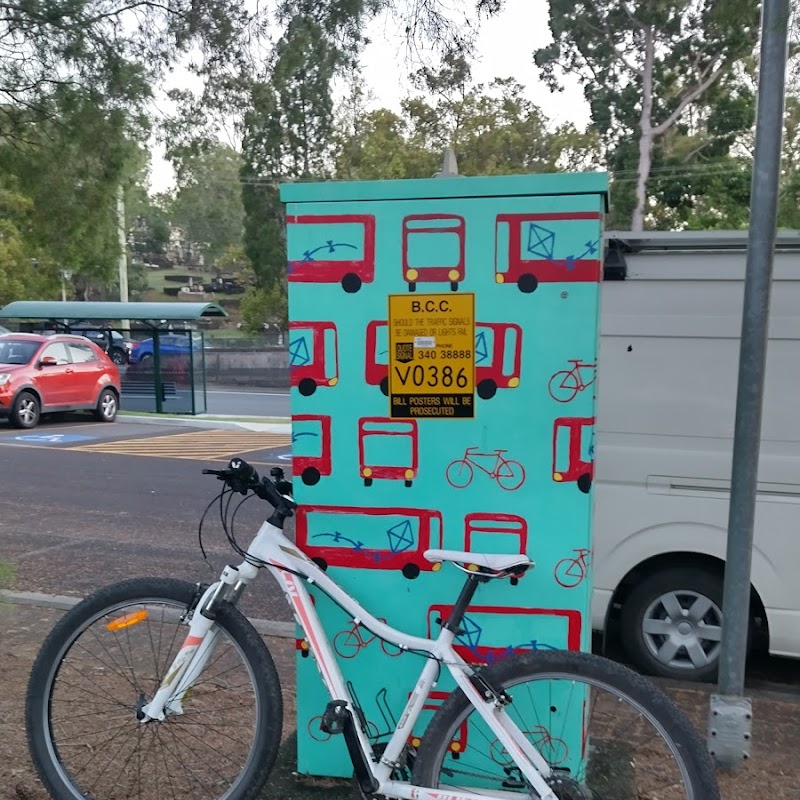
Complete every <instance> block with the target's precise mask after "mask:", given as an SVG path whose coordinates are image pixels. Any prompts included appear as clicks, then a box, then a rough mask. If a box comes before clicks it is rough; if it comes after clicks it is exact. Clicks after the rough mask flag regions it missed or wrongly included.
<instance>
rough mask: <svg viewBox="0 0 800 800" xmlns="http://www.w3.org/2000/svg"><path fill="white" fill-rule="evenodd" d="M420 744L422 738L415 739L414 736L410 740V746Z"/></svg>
mask: <svg viewBox="0 0 800 800" xmlns="http://www.w3.org/2000/svg"><path fill="white" fill-rule="evenodd" d="M421 744H422V740H421V739H417V737H416V736H415V737H414V738H413V739H412V740H411V746H412V747H419V746H420V745H421Z"/></svg>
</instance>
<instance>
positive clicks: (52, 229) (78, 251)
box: [0, 94, 138, 299]
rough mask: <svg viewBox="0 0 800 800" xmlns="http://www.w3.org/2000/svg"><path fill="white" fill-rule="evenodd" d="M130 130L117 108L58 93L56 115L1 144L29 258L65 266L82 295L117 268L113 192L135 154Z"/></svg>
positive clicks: (0, 162) (1, 161)
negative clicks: (20, 202)
mask: <svg viewBox="0 0 800 800" xmlns="http://www.w3.org/2000/svg"><path fill="white" fill-rule="evenodd" d="M128 130H129V128H128V120H127V117H126V115H125V113H124V112H123V111H121V110H118V111H112V112H108V111H106V110H104V109H103V108H100V107H98V106H96V105H94V104H93V103H91V102H90V101H88V100H87V99H86V98H85V97H84V96H82V95H80V94H77V95H72V94H64V95H63V96H62V98H61V102H60V106H59V108H58V116H57V117H56V118H55V119H53V120H51V121H48V122H42V123H38V124H34V123H30V124H28V126H27V127H26V128H20V131H22V133H23V134H24V136H25V141H24V143H20V142H19V141H17V142H16V143H15V144H9V143H7V144H6V145H5V146H3V147H0V170H2V172H3V173H4V174H5V175H7V176H14V180H15V184H16V187H17V188H18V190H19V192H20V193H21V194H22V195H24V196H25V197H27V198H28V200H29V201H30V208H29V212H28V226H27V228H26V230H25V232H24V237H25V242H26V246H27V248H28V250H29V253H30V257H31V258H35V259H37V260H38V262H39V264H40V265H42V266H43V267H44V265H49V264H52V265H55V267H54V268H56V269H57V270H60V269H68V270H69V271H70V272H71V273H72V275H73V280H74V283H75V286H76V287H77V288H78V290H79V291H80V292H81V293H82V295H83V297H84V298H85V299H86V298H88V296H89V294H90V293H91V291H92V289H93V287H103V286H105V285H106V284H108V283H110V282H111V281H112V280H113V278H114V276H115V274H116V267H117V261H118V256H119V237H118V227H117V209H116V202H117V193H118V190H119V187H120V185H121V184H122V183H123V182H125V181H126V180H127V178H128V176H129V175H130V174H131V172H132V165H133V164H134V163H135V160H136V158H137V155H138V153H137V149H136V145H135V143H134V142H132V141H131V139H130V138H129V137H128Z"/></svg>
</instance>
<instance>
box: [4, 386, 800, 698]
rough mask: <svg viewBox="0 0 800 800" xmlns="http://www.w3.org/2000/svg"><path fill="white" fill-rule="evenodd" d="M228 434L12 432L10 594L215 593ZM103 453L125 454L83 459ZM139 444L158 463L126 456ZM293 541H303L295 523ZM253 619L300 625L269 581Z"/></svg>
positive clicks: (225, 558) (8, 439)
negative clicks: (172, 581) (136, 582)
mask: <svg viewBox="0 0 800 800" xmlns="http://www.w3.org/2000/svg"><path fill="white" fill-rule="evenodd" d="M256 394H260V393H256ZM78 420H80V421H78ZM222 433H223V432H222V431H211V432H202V431H199V430H198V429H196V428H185V427H175V428H173V427H169V426H164V425H142V424H131V423H125V422H118V423H116V424H115V425H103V424H101V423H91V422H87V421H85V418H82V415H72V416H70V417H68V418H67V419H65V420H64V421H63V422H51V421H44V422H43V423H42V424H41V425H40V426H39V427H38V428H37V429H36V431H35V432H21V431H16V430H14V429H12V428H10V427H8V425H7V424H6V423H2V422H0V562H6V563H11V564H12V565H13V566H14V568H15V570H16V578H15V582H14V584H13V586H12V587H10V588H13V589H15V590H18V591H30V592H44V593H47V594H60V595H65V594H66V595H73V596H85V595H87V594H89V593H91V592H93V591H95V590H96V589H98V588H100V587H101V586H104V585H106V584H108V583H113V582H115V581H119V580H123V579H125V578H130V577H136V576H172V577H176V578H181V579H183V580H188V581H191V582H196V581H198V580H199V581H204V582H211V581H213V580H214V579H215V578H216V577H217V575H218V574H219V571H220V569H221V567H222V566H223V565H224V564H225V563H238V561H239V560H240V559H239V557H238V556H237V555H236V554H235V553H234V552H233V551H232V550H231V548H230V546H229V545H228V543H227V541H226V539H225V534H224V532H223V531H222V528H221V525H220V522H219V513H218V506H216V507H215V508H214V509H213V510H212V512H211V513H209V514H208V517H207V521H206V523H205V524H204V528H203V530H204V533H203V542H204V544H205V545H206V550H207V553H208V556H209V561H210V562H211V566H209V565H208V564H206V562H205V561H204V560H203V556H202V554H201V552H200V548H199V546H198V523H199V521H200V518H201V516H202V514H203V511H204V509H205V508H206V506H207V505H208V504H209V502H210V501H212V500H213V498H214V497H215V496H216V494H217V492H218V490H219V487H220V484H219V483H218V482H217V481H215V480H214V479H213V478H212V477H209V476H203V475H202V474H201V470H202V468H203V467H208V466H211V467H214V466H217V467H221V466H223V465H224V463H225V462H226V461H227V459H228V458H229V457H230V455H232V453H228V454H227V455H223V453H222V452H215V449H216V450H220V451H221V450H222V449H224V448H225V445H226V444H227V445H228V449H230V446H231V436H232V432H230V431H227V432H224V435H223V436H218V434H222ZM240 435H241V436H244V437H247V436H252V437H254V438H253V439H252V441H251V442H250V445H252V446H251V447H250V449H248V446H249V445H248V442H247V441H246V440H244V441H243V443H242V445H240V444H239V443H238V440H237V443H235V444H233V445H232V446H234V447H237V448H238V447H240V446H241V450H240V452H241V453H243V454H244V456H245V458H247V459H248V460H249V461H251V462H252V463H254V464H255V465H257V468H258V469H259V471H261V472H266V471H268V470H269V467H270V465H280V466H282V467H283V468H284V469H285V470H286V473H287V475H288V474H289V472H290V469H289V468H290V466H291V461H290V460H287V457H288V453H289V449H290V448H289V447H287V446H283V447H272V445H270V446H269V447H268V448H265V447H262V446H261V444H259V443H260V442H262V441H263V440H262V439H258V438H257V437H259V436H261V437H263V436H264V434H248V433H247V432H244V433H242V434H240ZM18 436H22V437H23V438H22V439H19V438H17V437H18ZM31 436H33V437H35V438H30V437H31ZM174 436H178V437H179V439H180V440H181V442H182V443H181V444H179V445H178V451H180V450H181V448H185V450H184V452H183V455H184V457H183V458H172V457H164V455H163V453H164V452H167V451H169V449H170V448H172V449H173V452H175V447H176V445H175V444H174V442H175V441H176V440H175V439H171V437H174ZM187 436H188V437H199V438H198V439H192V443H186V439H183V438H182V437H187ZM81 437H83V438H81ZM215 437H216V438H215ZM76 439H79V441H76ZM170 439H171V441H172V442H173V444H169V442H168V441H167V440H170ZM137 440H138V444H137ZM145 440H146V441H145ZM220 442H221V443H222V444H220ZM98 444H102V446H103V447H106V449H114V448H116V449H117V450H118V452H102V451H101V452H97V451H85V450H77V449H75V448H76V447H88V446H91V447H96V446H97V445H98ZM131 444H136V446H137V447H138V448H139V450H140V452H142V453H147V454H144V455H130V454H126V453H124V452H119V450H124V449H125V448H127V447H130V446H131ZM257 445H258V447H261V449H258V447H257ZM190 451H191V452H190ZM280 456H283V458H280ZM215 459H216V460H215ZM267 510H268V507H266V506H264V505H263V504H261V503H260V501H258V500H257V499H255V498H253V499H251V500H249V501H248V502H247V503H246V504H245V505H243V506H242V508H241V510H240V511H239V512H237V516H236V527H235V533H236V537H237V539H238V540H239V542H240V544H242V545H243V546H246V545H247V543H248V542H249V540H250V538H252V535H253V534H254V533H255V532H256V530H257V529H258V526H259V525H260V524H261V522H262V521H263V519H264V517H265V514H266V513H267ZM286 532H287V535H288V536H289V538H293V535H294V531H293V527H292V523H291V521H289V523H287V530H286ZM241 608H242V610H243V611H244V613H246V614H248V615H250V616H255V617H261V618H266V619H272V620H279V621H284V622H290V621H291V619H292V618H291V615H290V613H289V610H288V608H287V606H286V602H285V600H284V598H283V596H282V595H281V593H280V592H279V590H278V589H277V587H276V585H275V583H274V582H273V581H272V579H271V577H270V576H269V575H268V574H266V573H264V574H263V576H260V577H259V579H258V580H257V581H256V582H255V583H254V584H253V585H251V587H249V588H248V591H247V593H246V594H245V596H244V598H243V600H242V604H241ZM608 654H609V655H611V656H612V657H620V655H621V654H620V653H619V651H618V643H612V646H611V652H609V653H608ZM797 676H798V673H797V662H796V661H791V660H789V659H776V658H770V657H767V656H762V655H758V656H754V658H753V659H752V663H751V665H750V670H749V676H748V677H749V680H748V683H749V684H750V685H761V684H766V685H772V684H779V685H783V686H785V685H786V684H793V685H794V686H797Z"/></svg>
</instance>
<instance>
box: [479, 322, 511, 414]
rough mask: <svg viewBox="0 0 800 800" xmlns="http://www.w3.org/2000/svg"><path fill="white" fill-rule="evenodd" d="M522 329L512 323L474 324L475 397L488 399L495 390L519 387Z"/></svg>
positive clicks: (495, 392)
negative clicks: (476, 394) (476, 395)
mask: <svg viewBox="0 0 800 800" xmlns="http://www.w3.org/2000/svg"><path fill="white" fill-rule="evenodd" d="M521 363H522V328H520V326H519V325H515V324H514V323H513V322H477V323H476V325H475V382H476V384H477V386H476V391H477V392H478V397H480V398H482V399H484V400H490V399H491V398H492V397H494V396H495V394H497V390H498V389H516V388H517V387H518V386H519V376H520V366H521Z"/></svg>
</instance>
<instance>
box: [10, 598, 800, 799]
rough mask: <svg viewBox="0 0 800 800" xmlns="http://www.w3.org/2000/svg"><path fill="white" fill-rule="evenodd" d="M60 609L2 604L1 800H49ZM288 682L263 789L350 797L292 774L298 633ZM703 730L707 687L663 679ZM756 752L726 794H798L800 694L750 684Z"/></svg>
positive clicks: (287, 650)
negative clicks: (46, 761)
mask: <svg viewBox="0 0 800 800" xmlns="http://www.w3.org/2000/svg"><path fill="white" fill-rule="evenodd" d="M61 613H62V612H60V611H55V610H52V609H44V608H35V607H31V606H17V605H9V604H3V605H0V800H48V795H47V793H46V792H45V791H44V789H43V788H42V786H41V784H40V783H39V780H38V778H37V777H36V774H35V772H34V769H33V766H32V764H31V761H30V757H29V755H28V747H27V742H26V739H25V726H24V698H25V691H26V687H27V681H28V674H29V671H30V668H31V666H32V664H33V661H34V659H35V657H36V653H37V651H38V649H39V647H40V646H41V642H42V639H43V638H44V636H45V635H46V634H47V632H48V631H49V630H50V629H51V628H52V626H53V625H54V624H55V622H56V621H57V619H58V618H59V616H60V615H61ZM266 641H267V646H268V647H269V649H270V651H271V652H272V654H273V657H274V659H275V662H276V665H277V667H278V671H279V672H280V674H281V679H282V685H283V687H284V702H285V718H284V719H285V722H284V740H283V748H282V753H281V756H280V759H279V763H278V765H277V767H276V771H275V773H274V774H273V777H272V779H271V780H270V783H269V785H268V787H267V789H266V790H265V793H264V797H265V798H267V797H271V798H281V800H306V799H307V800H322V798H323V797H324V798H325V800H346V799H348V798H353V796H354V795H353V793H352V789H351V788H350V786H349V785H348V784H346V783H344V782H341V781H328V780H309V779H304V780H301V781H298V779H297V778H296V777H295V776H293V774H292V770H293V769H294V764H295V760H294V752H295V741H294V730H293V721H294V717H295V682H294V657H295V650H294V640H288V639H274V638H268V639H267V640H266ZM665 688H667V689H668V691H669V692H670V693H671V694H672V696H673V697H674V699H675V700H676V701H677V702H678V703H679V705H680V706H681V707H682V708H683V709H684V711H685V712H686V713H688V714H689V716H690V718H691V719H692V720H693V722H694V723H695V724H696V725H697V726H698V728H699V730H700V731H702V732H704V731H705V727H706V715H707V709H708V692H710V691H711V690H710V688H697V687H694V686H692V687H691V688H687V687H685V686H677V687H672V686H669V687H665ZM752 694H753V702H754V718H753V725H754V727H753V743H754V744H753V748H752V758H751V759H750V760H749V761H748V762H747V763H746V764H745V765H744V766H743V767H742V768H741V769H740V770H738V771H737V772H735V773H730V774H725V773H721V774H720V775H719V783H720V787H721V789H722V797H723V799H724V800H752V798H753V797H759V798H762V797H763V798H769V800H797V799H798V798H799V797H800V759H799V758H798V753H800V698H797V697H792V696H789V695H779V694H767V693H763V692H753V693H752Z"/></svg>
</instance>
